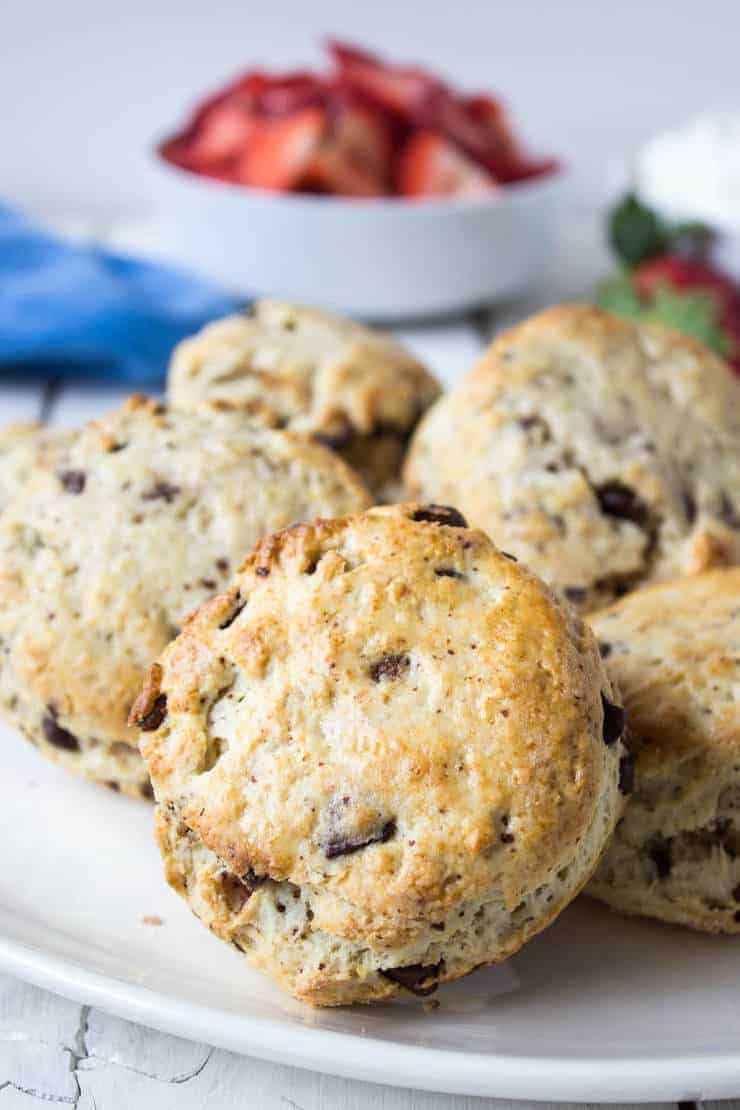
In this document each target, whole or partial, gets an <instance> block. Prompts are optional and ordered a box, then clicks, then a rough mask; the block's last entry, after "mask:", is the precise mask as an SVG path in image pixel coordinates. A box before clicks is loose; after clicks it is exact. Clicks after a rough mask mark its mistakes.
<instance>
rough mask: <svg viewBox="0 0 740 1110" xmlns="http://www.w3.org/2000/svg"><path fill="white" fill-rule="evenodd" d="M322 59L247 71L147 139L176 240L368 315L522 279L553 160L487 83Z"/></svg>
mask: <svg viewBox="0 0 740 1110" xmlns="http://www.w3.org/2000/svg"><path fill="white" fill-rule="evenodd" d="M328 49H329V57H330V67H329V70H328V72H327V73H325V74H314V73H309V72H303V71H302V72H295V73H288V74H280V75H274V74H269V73H266V72H263V71H261V70H251V71H249V72H247V73H245V74H243V75H242V76H240V77H238V78H237V79H236V80H234V81H232V82H230V83H229V84H228V85H226V86H225V87H224V88H222V89H220V90H219V91H218V92H216V93H215V94H214V95H212V96H209V97H208V98H207V99H206V100H204V101H203V102H202V103H201V104H200V105H198V107H197V108H196V109H195V110H194V111H193V112H192V114H191V115H190V117H189V119H188V120H187V122H186V124H185V125H184V126H183V127H181V128H180V129H179V130H178V131H177V132H176V133H174V134H170V135H168V136H167V137H166V138H165V139H164V140H162V141H161V142H159V143H158V144H157V147H156V150H155V168H156V173H157V179H158V191H157V196H158V198H159V202H160V204H159V208H160V216H161V222H162V224H163V227H164V229H165V231H169V234H167V235H166V240H167V245H168V247H169V248H170V253H171V254H172V255H173V256H174V257H175V258H176V259H177V260H178V261H180V262H182V263H185V264H187V265H189V266H193V267H196V268H198V269H200V270H201V271H203V272H205V273H208V274H209V275H210V276H212V277H214V278H216V279H217V280H219V281H221V282H222V283H223V284H224V285H225V286H227V287H228V288H230V289H232V290H233V291H235V292H237V293H240V294H244V295H250V294H254V293H260V294H273V295H279V296H283V297H289V298H292V299H295V300H303V301H308V302H312V301H313V302H320V303H321V304H323V305H324V306H326V307H328V308H333V309H336V310H338V311H344V312H349V313H351V314H354V315H358V316H363V317H366V318H370V319H382V320H398V319H403V318H409V317H419V316H429V315H436V314H443V313H452V312H459V311H462V310H466V309H471V308H475V307H478V306H481V305H484V304H487V303H490V302H491V301H494V300H496V299H499V298H502V297H505V296H509V295H511V294H512V293H515V292H518V291H519V290H521V289H522V288H523V287H524V286H525V285H526V283H527V281H528V279H529V278H530V277H531V275H532V274H533V272H535V271H536V270H537V267H538V266H539V264H540V263H541V262H542V260H543V257H544V256H545V254H546V252H547V250H548V244H549V242H550V236H551V231H552V227H553V214H554V210H555V204H556V201H557V198H558V196H559V194H560V190H561V186H562V173H561V172H560V169H559V166H558V164H557V163H556V161H555V160H554V159H552V158H534V157H532V156H530V155H529V154H527V153H526V152H525V151H524V149H523V147H522V144H521V142H520V141H519V139H518V137H517V136H516V135H515V133H514V130H513V128H512V126H511V123H510V121H509V119H508V117H507V114H506V112H505V110H504V108H503V107H502V105H501V104H500V102H499V101H498V100H497V99H495V98H494V97H492V96H490V95H487V94H478V95H465V94H462V93H459V92H457V91H455V90H453V89H452V88H451V87H450V86H449V85H447V84H446V83H445V82H444V81H442V80H441V79H440V78H438V77H436V76H434V75H431V74H429V73H428V72H426V71H425V70H422V69H420V68H418V67H410V66H396V65H389V64H387V63H386V62H383V61H381V60H380V59H378V58H377V57H376V56H374V55H372V54H369V53H366V52H365V51H361V50H358V49H356V48H355V47H350V46H347V45H345V44H342V43H337V42H330V43H329V48H328Z"/></svg>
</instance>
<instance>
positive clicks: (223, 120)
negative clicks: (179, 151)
mask: <svg viewBox="0 0 740 1110" xmlns="http://www.w3.org/2000/svg"><path fill="white" fill-rule="evenodd" d="M257 126H258V124H257V117H256V116H255V115H254V113H253V112H251V111H249V110H246V111H245V109H244V108H243V107H241V106H240V105H239V104H237V103H234V102H231V101H228V100H224V101H222V102H221V103H220V104H216V105H214V106H213V107H212V108H211V109H210V110H209V111H208V112H207V113H205V114H204V115H203V116H202V118H201V121H200V124H199V126H198V128H197V130H196V131H195V134H194V135H193V136H192V138H191V139H190V141H189V143H188V156H189V158H190V160H191V162H192V163H193V165H195V166H215V165H216V164H217V163H223V162H224V161H226V160H228V159H231V158H235V157H237V156H238V155H239V154H241V153H242V152H243V150H244V149H245V147H246V145H247V143H248V142H249V140H250V139H251V138H252V136H253V135H254V133H255V131H256V129H257Z"/></svg>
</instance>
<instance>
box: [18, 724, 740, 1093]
mask: <svg viewBox="0 0 740 1110" xmlns="http://www.w3.org/2000/svg"><path fill="white" fill-rule="evenodd" d="M0 743H2V744H3V749H4V753H5V756H6V762H5V766H4V773H3V775H2V780H1V784H0V838H1V842H2V844H3V845H4V860H3V867H2V869H1V870H0V966H2V967H3V968H4V969H5V970H7V971H10V972H11V973H14V974H16V975H19V976H21V977H23V978H25V979H28V980H30V981H31V982H34V983H37V984H38V985H40V986H43V987H48V988H50V989H51V990H54V991H58V992H59V993H61V994H65V995H68V996H70V997H72V998H75V999H78V1000H79V1001H81V1002H86V1003H91V1004H93V1005H96V1006H100V1007H102V1008H104V1009H107V1010H110V1011H112V1012H113V1013H116V1014H119V1015H121V1016H122V1017H126V1018H130V1019H133V1020H137V1021H142V1022H144V1023H145V1024H148V1025H152V1026H155V1027H156V1028H158V1029H162V1030H166V1031H168V1032H171V1033H176V1034H179V1035H181V1036H184V1037H191V1038H193V1039H196V1040H202V1041H206V1042H209V1043H211V1044H215V1045H218V1046H221V1047H223V1048H228V1049H232V1050H235V1051H237V1052H244V1053H248V1054H250V1055H253V1056H260V1057H264V1058H266V1059H270V1060H276V1061H281V1062H284V1063H289V1064H294V1065H298V1066H301V1067H307V1068H313V1069H316V1070H320V1071H326V1072H331V1073H334V1074H337V1075H343V1076H350V1077H355V1078H359V1079H366V1080H374V1081H375V1082H380V1083H392V1084H396V1085H403V1086H411V1087H421V1088H426V1089H431V1090H437V1091H448V1092H456V1093H464V1094H476V1095H497V1096H500V1097H505V1098H528V1099H547V1100H556V1099H559V1100H581V1101H593V1102H596V1101H620V1100H622V1101H646V1100H650V1099H661V1100H674V1099H699V1098H726V1097H732V1096H736V1095H740V1046H739V1036H738V1034H739V1031H740V990H739V989H738V984H739V983H740V943H739V942H738V941H737V940H732V939H718V938H712V937H702V936H694V935H691V934H689V933H684V932H681V931H679V930H677V929H669V928H663V927H661V926H658V925H650V924H649V923H640V922H634V921H627V920H622V919H620V918H619V917H617V916H615V915H612V914H610V913H609V912H608V911H607V910H605V909H603V908H601V907H600V906H597V905H596V904H595V903H591V902H589V901H586V900H584V901H582V902H581V903H580V904H579V905H577V906H575V907H571V909H569V910H568V911H567V912H566V913H565V914H563V916H562V917H561V918H560V920H559V921H558V922H557V923H556V924H555V925H554V926H553V927H552V928H551V929H549V930H548V931H547V932H546V933H544V934H543V935H542V936H540V937H539V938H537V939H536V940H535V941H533V942H532V943H531V944H530V945H529V946H528V947H527V948H526V949H525V950H524V951H523V952H522V953H520V955H518V956H517V957H515V958H514V959H513V960H511V961H510V962H509V964H507V965H505V966H503V967H499V968H494V969H490V970H489V971H485V972H479V973H478V974H475V975H473V976H471V977H470V978H469V979H467V980H464V981H462V982H460V983H457V984H454V985H451V986H450V987H446V988H442V990H440V992H439V995H438V998H439V1002H440V1006H439V1008H438V1009H436V1010H431V1009H429V1008H428V1007H427V1006H424V1005H423V1004H421V1003H420V1002H418V1001H417V1000H415V999H413V1000H410V1001H409V1003H404V1004H392V1005H383V1006H377V1007H374V1008H356V1009H341V1010H328V1011H327V1010H325V1011H313V1010H310V1009H308V1008H307V1007H303V1006H301V1005H299V1004H298V1003H296V1002H294V1001H292V1000H291V999H290V998H288V997H286V996H285V995H283V994H282V993H281V992H280V991H278V990H277V989H276V988H274V987H273V986H272V985H271V984H270V983H269V982H268V981H267V980H266V979H264V978H262V977H261V976H260V975H258V974H257V973H256V972H252V971H250V970H249V969H248V968H247V967H246V966H245V964H244V962H243V960H242V958H240V956H239V955H238V954H237V953H236V952H235V951H233V950H231V949H229V948H227V946H226V945H224V944H222V943H221V942H219V941H217V940H216V939H215V938H214V937H212V936H211V935H210V934H209V933H207V932H206V930H205V929H203V927H202V926H201V925H200V924H199V923H198V922H197V921H196V920H195V918H193V917H192V916H191V914H190V912H189V911H188V909H187V907H186V906H185V905H184V903H182V902H181V901H180V900H179V899H178V898H177V897H176V895H174V894H173V893H171V892H170V891H168V890H167V889H166V887H165V886H164V883H163V881H162V879H161V874H160V866H159V860H158V856H157V852H156V849H155V847H154V844H153V842H152V839H151V835H150V832H151V819H152V813H151V808H150V807H149V805H147V803H145V802H136V801H130V800H127V799H125V798H121V797H119V796H117V795H114V794H112V793H110V792H108V791H107V790H104V789H101V788H99V787H94V786H91V785H88V784H85V783H81V782H77V781H75V780H74V779H72V778H70V777H69V776H67V775H66V774H64V773H63V772H62V771H59V770H57V769H56V768H55V767H53V766H51V765H49V764H48V763H46V762H45V761H43V760H42V759H41V758H40V757H39V756H38V755H37V754H36V752H35V751H34V750H33V749H32V748H30V747H29V746H28V745H26V744H24V743H23V742H22V741H20V740H19V739H18V738H17V737H16V736H15V735H14V734H12V733H11V732H10V730H8V729H1V730H0ZM145 915H159V916H160V917H162V918H163V919H164V924H163V925H162V926H161V927H155V926H152V925H146V924H144V923H143V921H142V918H143V917H144V916H145Z"/></svg>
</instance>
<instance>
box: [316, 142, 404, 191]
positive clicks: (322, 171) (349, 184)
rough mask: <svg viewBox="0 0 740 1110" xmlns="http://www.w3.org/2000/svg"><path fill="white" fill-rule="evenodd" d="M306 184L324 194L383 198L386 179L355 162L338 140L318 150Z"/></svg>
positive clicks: (323, 145) (325, 144)
mask: <svg viewBox="0 0 740 1110" xmlns="http://www.w3.org/2000/svg"><path fill="white" fill-rule="evenodd" d="M305 181H306V184H307V185H308V186H310V187H312V188H313V189H314V190H315V191H316V192H320V193H336V194H337V195H339V196H347V197H380V196H383V195H384V193H385V192H386V188H385V183H384V181H383V180H382V179H381V178H380V177H378V175H377V174H374V173H372V172H371V171H370V170H369V169H368V168H367V167H365V166H363V165H362V164H361V163H360V162H355V161H353V159H352V158H350V157H349V156H348V154H347V152H346V150H344V149H343V148H342V147H341V146H340V145H339V144H338V143H335V142H331V141H330V142H327V143H324V144H322V146H321V147H320V148H319V149H318V150H317V152H316V154H315V155H314V156H313V158H312V159H311V162H310V164H309V166H308V167H307V170H306V177H305Z"/></svg>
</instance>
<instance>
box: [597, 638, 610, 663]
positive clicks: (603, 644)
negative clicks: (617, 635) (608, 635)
mask: <svg viewBox="0 0 740 1110" xmlns="http://www.w3.org/2000/svg"><path fill="white" fill-rule="evenodd" d="M611 653H612V645H611V644H610V643H608V641H607V640H599V655H600V656H601V658H602V659H608V658H609V656H610V655H611Z"/></svg>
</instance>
